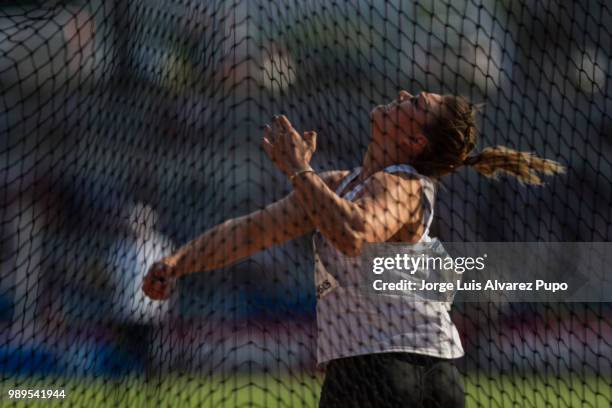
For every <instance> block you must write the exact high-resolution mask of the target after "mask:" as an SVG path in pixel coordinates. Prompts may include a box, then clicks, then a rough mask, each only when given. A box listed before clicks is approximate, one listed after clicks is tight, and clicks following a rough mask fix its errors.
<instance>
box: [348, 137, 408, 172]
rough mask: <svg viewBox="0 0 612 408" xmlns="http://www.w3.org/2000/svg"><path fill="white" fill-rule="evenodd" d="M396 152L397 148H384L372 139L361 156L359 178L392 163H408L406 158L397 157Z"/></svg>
mask: <svg viewBox="0 0 612 408" xmlns="http://www.w3.org/2000/svg"><path fill="white" fill-rule="evenodd" d="M390 153H395V154H390ZM397 153H399V152H398V150H397V149H389V148H385V146H381V145H380V144H379V143H377V142H376V141H375V140H372V141H371V142H370V144H369V145H368V150H367V151H366V153H365V155H364V157H363V163H362V165H361V173H360V174H359V179H360V180H361V181H363V180H365V179H367V178H368V177H370V176H371V175H373V174H375V173H377V172H379V171H381V170H383V169H385V168H387V167H389V166H392V165H394V164H400V163H408V160H407V159H406V158H403V159H402V158H399V157H397V156H398V154H397Z"/></svg>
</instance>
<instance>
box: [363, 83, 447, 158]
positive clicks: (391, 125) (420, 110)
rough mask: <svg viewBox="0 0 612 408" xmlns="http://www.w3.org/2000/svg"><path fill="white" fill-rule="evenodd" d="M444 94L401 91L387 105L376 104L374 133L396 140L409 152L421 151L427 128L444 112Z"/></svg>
mask: <svg viewBox="0 0 612 408" xmlns="http://www.w3.org/2000/svg"><path fill="white" fill-rule="evenodd" d="M443 101H444V98H443V97H442V95H438V94H434V93H428V92H421V93H419V94H417V95H412V94H410V93H409V92H407V91H400V92H399V94H398V97H397V99H395V100H393V101H391V102H390V103H389V104H387V105H379V106H376V107H375V108H374V109H373V110H372V111H371V112H370V119H371V122H372V132H373V133H374V134H375V135H378V136H380V137H383V138H385V139H387V140H391V141H395V142H396V143H397V144H398V145H399V146H401V148H402V149H403V150H406V151H408V152H409V153H410V154H413V155H415V154H418V153H420V152H421V151H422V149H423V148H424V146H425V144H426V143H427V138H426V137H425V134H424V129H425V128H426V126H427V125H428V124H430V123H431V122H432V121H434V120H437V118H438V115H440V114H441V109H442V103H443Z"/></svg>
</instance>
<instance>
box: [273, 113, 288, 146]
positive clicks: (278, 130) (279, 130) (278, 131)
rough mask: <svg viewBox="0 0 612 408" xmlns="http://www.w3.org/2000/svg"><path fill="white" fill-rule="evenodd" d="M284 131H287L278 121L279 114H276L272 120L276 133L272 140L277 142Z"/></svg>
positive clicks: (274, 132)
mask: <svg viewBox="0 0 612 408" xmlns="http://www.w3.org/2000/svg"><path fill="white" fill-rule="evenodd" d="M283 133H285V130H284V129H283V126H282V125H281V124H280V122H279V121H278V116H274V119H273V120H272V134H273V135H274V136H273V139H271V140H272V142H274V143H276V142H277V141H278V139H279V138H280V136H281V135H282V134H283Z"/></svg>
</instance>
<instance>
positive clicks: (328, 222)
mask: <svg viewBox="0 0 612 408" xmlns="http://www.w3.org/2000/svg"><path fill="white" fill-rule="evenodd" d="M293 187H294V189H295V193H296V196H297V198H298V200H299V203H300V205H301V206H302V208H303V209H304V210H305V211H306V212H307V214H308V216H309V217H310V220H311V222H312V223H313V224H314V225H315V226H316V228H317V229H318V230H319V231H320V232H321V233H322V234H323V235H324V236H325V237H326V238H327V239H329V240H330V241H331V242H332V243H333V244H334V245H335V246H336V247H337V248H338V249H339V250H341V251H342V252H344V253H346V254H354V253H355V251H358V250H359V246H360V245H359V242H360V238H359V235H360V233H359V231H361V230H363V228H364V225H363V220H364V217H363V215H362V214H361V212H362V211H361V208H360V207H359V206H358V205H356V204H354V203H352V202H350V201H347V200H345V199H343V198H342V197H340V196H338V195H337V194H336V193H335V192H334V191H333V190H331V189H330V188H329V187H328V186H327V184H326V183H325V182H324V181H323V180H322V179H321V178H320V177H319V176H318V175H317V174H316V173H312V172H309V173H303V174H300V175H299V176H297V177H295V178H294V179H293Z"/></svg>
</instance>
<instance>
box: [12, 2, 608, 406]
mask: <svg viewBox="0 0 612 408" xmlns="http://www.w3.org/2000/svg"><path fill="white" fill-rule="evenodd" d="M611 27H612V7H611V6H610V4H608V3H607V2H605V1H591V2H580V1H574V2H572V1H548V2H534V1H526V0H521V1H512V2H511V1H502V0H500V1H493V0H478V1H470V0H453V1H450V0H440V1H434V0H415V1H403V0H380V1H365V0H350V1H327V0H315V1H308V2H301V1H284V2H264V1H260V0H255V1H249V2H246V1H239V0H232V1H218V0H211V1H206V2H202V1H192V0H165V1H158V0H155V1H141V0H133V1H125V0H89V1H38V2H37V1H26V2H16V1H14V2H11V1H9V2H2V3H1V4H0V90H1V92H0V178H1V179H2V188H0V194H1V197H2V198H1V200H0V232H1V237H2V239H1V241H0V328H1V329H0V373H1V376H2V377H1V378H2V385H1V386H0V390H2V392H3V395H2V396H1V397H0V398H1V399H2V402H3V404H4V403H7V404H8V405H7V406H21V405H19V404H20V403H21V402H19V401H18V400H16V399H8V394H7V390H8V389H42V388H45V389H64V390H65V394H66V398H64V399H63V400H62V401H61V402H60V404H61V405H62V406H64V405H65V406H88V407H93V406H133V407H148V406H191V405H193V406H211V407H213V406H214V407H217V406H228V407H234V406H235V407H246V406H253V407H273V406H278V407H313V406H317V403H318V400H319V396H320V392H321V391H320V389H321V384H322V382H323V370H322V369H321V368H318V367H317V365H316V358H317V356H316V353H317V352H316V342H317V335H318V334H317V327H316V322H315V320H316V316H315V306H316V302H317V298H316V292H315V283H314V276H313V265H314V259H313V251H312V247H311V239H312V234H307V235H305V236H303V237H301V238H298V239H295V240H291V241H289V242H286V243H284V244H282V245H277V246H275V247H273V248H271V249H268V250H266V251H263V252H260V253H257V254H254V255H253V256H251V257H249V258H248V259H246V260H243V261H241V262H238V263H236V264H234V265H231V266H228V267H225V268H221V269H217V270H213V271H208V272H202V273H195V274H190V275H188V276H185V277H182V278H181V279H180V280H179V281H178V284H177V287H176V290H175V292H174V293H173V295H172V297H171V298H170V299H169V300H168V301H164V302H155V301H151V300H150V299H148V298H146V296H145V295H144V293H143V292H142V290H141V285H142V280H143V277H144V276H145V274H146V272H147V270H148V268H149V267H150V266H151V265H152V263H153V262H154V261H156V260H158V259H160V258H161V257H163V256H166V255H168V254H170V253H172V252H173V251H175V250H176V249H177V248H179V247H180V246H181V245H184V244H185V243H186V242H188V241H190V240H192V239H194V238H196V237H198V236H199V235H200V234H201V233H202V232H204V231H205V230H207V229H208V228H211V227H213V226H215V225H218V224H220V223H222V222H224V221H226V220H228V219H231V218H234V217H238V216H242V215H245V214H248V213H250V212H252V211H256V210H258V209H262V208H264V207H265V206H266V205H268V204H270V203H272V202H274V201H276V200H280V199H281V198H283V197H284V196H286V195H287V194H288V193H290V192H291V191H292V190H293V187H292V185H291V183H290V182H289V180H288V179H287V177H286V176H285V175H284V174H283V173H282V172H281V171H279V170H278V169H277V168H276V167H275V166H274V164H273V163H272V162H271V161H270V160H269V159H268V157H266V154H265V152H264V151H263V150H262V137H263V125H264V124H265V123H269V122H270V120H271V118H272V116H273V115H275V114H284V115H286V116H287V117H288V118H289V119H290V120H291V123H292V124H293V126H294V127H295V128H296V129H298V130H299V131H300V132H301V131H305V130H315V131H316V132H317V133H318V137H317V151H316V153H315V154H314V156H313V159H312V161H311V165H312V167H313V168H314V169H315V170H316V171H317V172H319V173H321V172H324V171H329V170H337V169H342V170H346V169H353V168H355V167H357V166H360V165H361V162H362V159H363V154H364V152H365V151H366V148H367V146H368V143H369V141H370V131H371V127H370V126H371V124H370V119H369V114H370V111H371V110H372V108H373V107H374V106H376V105H379V104H385V103H387V102H388V101H390V100H393V99H395V98H397V93H398V91H399V90H400V89H406V90H409V91H411V92H413V93H417V92H419V91H429V92H435V93H440V94H453V95H463V96H465V97H466V98H467V99H469V100H470V101H472V102H474V103H479V104H483V106H482V109H481V112H480V113H479V115H478V116H477V118H478V128H479V129H480V136H479V140H478V144H477V150H476V151H481V150H482V149H483V148H484V147H487V146H496V145H504V146H509V147H511V148H513V149H516V150H520V151H532V152H536V153H537V154H538V155H539V156H541V157H546V158H549V159H552V160H555V161H558V162H560V163H562V164H563V165H564V166H565V167H566V168H567V173H566V174H564V175H562V176H559V177H554V178H550V179H546V180H545V182H546V185H545V186H544V187H543V188H532V187H525V186H522V185H521V184H519V183H518V182H517V181H515V180H513V179H511V178H509V177H501V179H500V180H499V181H497V182H494V181H491V180H489V179H486V178H484V177H482V176H480V175H478V174H477V173H476V172H475V171H474V170H473V169H470V168H467V167H465V168H462V169H460V170H459V171H458V172H456V173H454V174H452V175H450V176H447V177H445V178H443V179H442V182H441V186H440V188H439V191H438V194H437V197H436V203H435V217H434V221H433V224H432V227H431V235H432V236H436V237H439V238H440V239H441V240H442V241H449V242H450V241H490V242H498V241H499V242H504V241H524V242H529V241H568V242H573V241H609V240H610V239H611V237H612V222H611V219H612V218H611V208H612V163H611V160H610V157H612V154H611V153H612V144H611V142H612V101H611V100H610V95H612V78H611V77H610V72H612V66H611V63H612V62H611V61H612V52H611V51H610V50H612V32H611V31H612V29H611ZM611 316H612V310H611V309H610V305H609V304H607V303H542V304H539V303H508V304H493V303H491V304H488V303H466V304H455V305H454V306H453V309H452V312H451V317H452V320H453V321H454V323H455V324H456V326H457V328H458V330H459V333H460V335H461V339H462V343H463V348H464V349H465V357H463V358H462V359H461V360H460V361H459V362H458V363H457V366H458V368H459V371H460V372H461V374H462V376H463V378H464V382H465V401H466V404H467V405H468V406H486V407H502V406H519V405H520V406H533V407H535V406H554V407H575V406H584V407H587V406H588V407H600V406H601V407H603V406H606V407H607V406H609V405H610V404H611V403H612V369H611V367H612V344H611V339H612V320H611ZM337 318H338V319H339V321H341V319H343V318H344V317H343V315H338V316H337Z"/></svg>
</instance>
